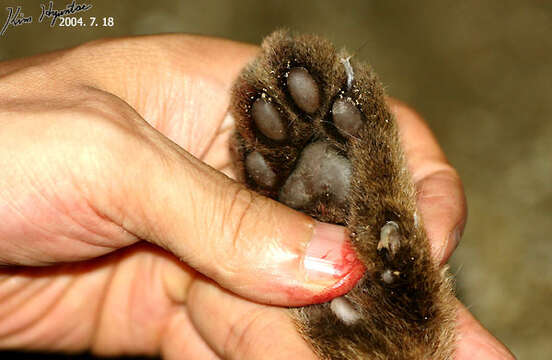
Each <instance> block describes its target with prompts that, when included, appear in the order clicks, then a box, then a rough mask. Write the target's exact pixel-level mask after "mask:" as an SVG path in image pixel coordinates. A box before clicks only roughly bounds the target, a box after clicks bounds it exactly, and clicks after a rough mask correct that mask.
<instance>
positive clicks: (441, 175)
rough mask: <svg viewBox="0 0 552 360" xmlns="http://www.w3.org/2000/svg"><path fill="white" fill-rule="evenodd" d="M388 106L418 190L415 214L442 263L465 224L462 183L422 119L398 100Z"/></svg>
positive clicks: (457, 239)
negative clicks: (419, 218)
mask: <svg viewBox="0 0 552 360" xmlns="http://www.w3.org/2000/svg"><path fill="white" fill-rule="evenodd" d="M389 103H390V105H391V110H392V112H393V113H394V114H395V117H396V119H397V123H398V126H399V132H400V136H401V141H402V146H403V149H404V152H405V155H406V161H407V164H408V168H409V170H410V172H411V174H412V178H413V181H414V183H415V185H416V188H417V193H418V194H417V205H418V212H419V214H420V217H421V218H422V219H423V221H424V225H425V229H426V232H427V235H428V237H429V240H430V243H431V250H432V254H433V256H434V258H435V259H438V260H439V261H440V262H441V263H445V262H446V261H447V259H448V258H449V257H450V255H451V254H452V252H453V250H454V249H455V248H456V246H457V245H458V242H459V241H460V238H461V236H462V233H463V231H464V225H465V223H466V216H467V208H466V199H465V196H464V190H463V186H462V182H461V181H460V178H459V177H458V174H457V173H456V171H455V170H454V168H453V167H452V166H451V165H450V164H449V163H448V162H447V159H446V157H445V155H444V154H443V152H442V150H441V148H440V147H439V144H438V143H437V140H436V139H435V137H434V136H433V134H432V133H431V130H430V129H429V128H428V126H427V125H426V124H425V122H424V121H423V120H422V119H421V117H420V116H419V115H418V114H417V113H415V112H414V111H413V110H412V109H410V108H408V107H407V106H405V105H404V104H402V103H400V102H399V101H397V100H392V99H390V100H389Z"/></svg>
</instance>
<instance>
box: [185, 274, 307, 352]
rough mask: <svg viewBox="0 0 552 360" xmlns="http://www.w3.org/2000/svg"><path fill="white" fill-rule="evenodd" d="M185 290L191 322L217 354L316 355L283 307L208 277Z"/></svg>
mask: <svg viewBox="0 0 552 360" xmlns="http://www.w3.org/2000/svg"><path fill="white" fill-rule="evenodd" d="M188 294H189V295H188V296H189V297H188V307H189V312H190V318H191V320H192V322H193V324H194V325H195V327H196V329H197V331H198V332H199V333H200V334H201V335H202V337H203V338H204V339H205V341H206V342H207V343H208V344H209V345H210V346H211V348H212V349H214V350H215V352H216V353H217V354H218V355H219V356H220V357H222V358H225V359H240V360H242V359H243V360H257V359H263V360H264V359H268V360H277V359H282V360H284V359H301V360H309V359H313V360H314V359H316V357H315V356H314V354H313V353H312V351H311V350H310V348H309V347H308V345H307V344H306V343H305V342H304V341H303V339H302V338H301V336H300V335H299V334H298V332H297V330H296V329H295V326H294V324H293V323H292V321H291V318H290V317H289V315H288V314H287V313H286V310H284V309H280V308H274V307H269V306H265V305H259V304H255V303H252V302H249V301H246V300H244V299H241V298H239V297H237V296H235V295H233V294H231V293H228V292H226V291H224V290H223V289H221V288H220V287H218V286H216V285H215V284H213V283H212V282H209V281H208V280H198V281H197V282H194V284H193V285H192V287H191V288H190V292H189V293H188ZM229 310H230V311H229ZM275 339H277V341H275Z"/></svg>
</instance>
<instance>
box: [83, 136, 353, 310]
mask: <svg viewBox="0 0 552 360" xmlns="http://www.w3.org/2000/svg"><path fill="white" fill-rule="evenodd" d="M150 135H151V136H150V137H149V138H150V139H153V141H154V142H157V141H158V144H157V145H156V146H154V147H153V148H152V149H150V150H147V146H143V144H142V145H141V146H140V147H139V148H136V149H133V150H131V151H130V153H132V154H133V157H134V161H133V162H132V163H131V164H125V166H126V171H125V175H124V178H121V179H118V180H117V181H116V183H121V184H125V185H124V186H125V188H124V189H123V190H122V191H120V193H122V194H133V196H131V197H128V196H124V197H120V198H116V199H115V202H116V205H115V206H112V204H107V209H106V208H105V207H106V204H105V203H104V204H103V205H104V209H105V211H107V212H108V213H109V214H108V216H109V217H110V218H114V219H115V221H116V222H117V223H121V224H123V226H124V227H125V229H127V230H128V231H130V232H132V233H133V234H135V235H137V236H138V237H140V238H143V239H147V240H149V241H150V242H153V243H156V244H158V245H161V246H162V247H164V248H166V249H168V250H170V251H171V252H172V253H174V254H176V255H177V256H179V257H180V258H181V259H182V260H183V261H185V262H186V263H187V264H189V265H190V266H192V267H194V268H195V269H196V270H198V271H199V272H201V273H202V274H204V275H206V276H207V277H209V278H211V279H214V280H215V281H216V282H217V283H219V284H220V285H221V286H223V287H225V288H226V289H229V290H231V291H232V292H234V293H237V294H240V295H242V296H244V297H247V298H249V299H252V300H255V301H260V302H264V303H269V304H277V305H293V306H294V305H304V304H307V303H313V302H324V301H327V300H329V299H330V298H332V297H335V296H339V295H342V294H344V293H346V292H347V291H349V290H350V289H351V288H352V287H353V286H354V284H355V283H356V282H357V281H358V280H359V279H360V277H361V276H362V273H363V272H364V267H363V265H362V263H361V262H360V261H359V260H358V259H357V258H356V255H355V253H354V251H353V249H352V247H351V246H350V244H349V241H348V234H347V232H346V230H345V228H344V227H341V226H337V225H330V224H324V223H320V222H316V221H314V220H313V219H312V218H310V217H308V216H306V215H304V214H302V213H300V212H297V211H295V210H292V209H290V208H288V207H286V206H284V205H282V204H280V203H278V202H276V201H274V200H271V199H269V198H266V197H263V196H260V195H258V194H256V193H254V192H252V191H250V190H248V189H246V188H245V187H244V186H243V185H242V184H238V183H236V182H234V181H232V180H231V179H229V178H228V177H226V176H224V175H223V174H221V173H220V172H218V171H215V170H214V169H212V168H210V167H208V166H206V165H205V164H204V163H202V162H201V161H199V160H198V159H196V158H195V157H193V156H191V155H190V154H189V153H187V152H186V151H184V150H183V149H181V148H179V147H177V146H176V145H175V144H173V143H168V142H167V141H166V140H165V139H164V138H163V137H159V138H158V140H155V135H154V134H150ZM147 151H151V154H149V155H147V154H144V152H147ZM121 162H122V163H123V159H121ZM144 168H148V169H149V174H150V175H149V176H147V177H141V178H140V177H139V176H137V175H132V174H141V173H142V169H144ZM129 172H130V174H129ZM126 178H131V179H134V180H136V179H137V178H139V181H128V180H125V179H126ZM91 196H92V197H94V196H93V194H91Z"/></svg>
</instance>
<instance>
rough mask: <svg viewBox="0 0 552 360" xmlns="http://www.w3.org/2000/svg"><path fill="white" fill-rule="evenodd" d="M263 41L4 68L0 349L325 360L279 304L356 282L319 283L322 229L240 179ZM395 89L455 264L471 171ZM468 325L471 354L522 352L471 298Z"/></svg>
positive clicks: (111, 51) (148, 42) (141, 44)
mask: <svg viewBox="0 0 552 360" xmlns="http://www.w3.org/2000/svg"><path fill="white" fill-rule="evenodd" d="M257 51H258V48H257V47H255V46H250V45H245V44H240V43H235V42H231V41H226V40H221V39H212V38H205V37H194V36H187V35H163V36H148V37H138V38H122V39H111V40H102V41H97V42H93V43H88V44H84V45H82V46H79V47H76V48H74V49H69V50H64V51H59V52H54V53H49V54H44V55H39V56H36V57H32V58H26V59H18V60H13V61H9V62H4V63H0V76H1V77H0V129H2V130H1V131H0V143H2V146H1V147H0V218H1V219H3V221H2V222H1V223H0V265H1V266H2V267H1V268H0V349H23V350H42V351H45V350H47V351H63V352H79V351H87V350H88V351H91V352H93V353H95V354H98V355H121V354H147V355H156V354H159V355H162V356H163V357H164V358H167V359H227V358H228V359H289V358H295V359H312V358H314V354H313V353H312V352H311V350H310V348H309V347H308V345H307V344H306V343H305V342H304V341H303V340H302V339H301V338H300V336H299V335H298V334H297V332H296V330H295V328H294V326H293V324H292V322H291V320H290V318H289V317H288V316H287V314H286V310H285V309H284V308H282V307H278V306H275V305H282V306H285V305H290V306H291V305H304V304H308V303H310V302H313V301H314V300H313V299H315V298H316V299H320V294H331V296H336V295H339V294H342V293H344V292H346V291H347V290H349V289H350V287H351V286H352V284H345V285H335V284H341V282H339V279H333V278H326V279H318V280H320V281H317V282H316V283H313V282H309V281H308V280H307V278H308V277H307V276H305V272H306V271H305V269H302V268H301V264H302V262H301V261H300V260H301V259H302V257H303V256H304V255H305V251H308V246H309V243H310V242H311V241H313V242H314V241H315V240H313V239H315V238H316V237H317V236H318V235H316V234H319V233H321V231H320V232H317V231H318V230H317V229H319V227H318V226H317V225H316V223H315V222H314V221H313V220H312V219H311V218H309V217H307V216H305V215H303V214H300V213H297V212H295V211H294V210H291V209H289V208H287V207H285V206H283V205H281V204H278V203H276V202H274V201H272V200H269V199H266V198H264V197H261V196H258V195H255V194H253V193H251V192H249V191H248V190H246V189H245V188H244V187H243V186H242V185H240V184H238V183H236V182H234V181H233V180H231V179H230V178H234V177H235V173H234V172H233V168H232V166H231V158H230V153H229V146H228V140H229V137H230V135H231V133H232V129H233V123H232V119H231V117H229V116H228V114H227V110H228V105H229V97H230V96H229V89H230V87H231V84H232V81H233V80H234V79H235V78H236V77H237V75H238V73H239V71H240V70H241V69H242V68H243V66H244V65H245V64H246V63H247V62H248V61H250V60H251V59H252V58H253V57H254V56H255V55H256V54H257ZM389 101H390V105H391V108H392V110H393V112H394V113H395V115H396V117H397V122H398V124H399V128H400V133H401V140H402V142H403V147H404V150H405V152H406V156H407V161H408V166H409V168H410V171H411V173H412V176H413V180H414V181H415V183H416V186H417V188H418V189H419V196H418V207H419V212H420V214H421V215H422V217H423V218H424V223H425V226H426V230H427V233H428V236H429V238H430V241H431V246H432V251H433V254H434V256H435V259H436V261H439V262H441V263H444V262H446V260H447V259H448V257H449V256H450V255H451V253H452V251H453V250H454V248H455V247H456V245H457V243H458V241H459V238H460V235H461V232H462V230H463V226H464V224H465V218H466V205H465V199H464V194H463V190H462V185H461V182H460V180H459V178H458V176H457V174H456V172H455V170H454V169H453V168H452V167H451V166H450V165H449V164H448V163H447V161H446V158H445V156H444V154H443V153H442V151H441V150H440V148H439V146H438V144H437V142H436V141H435V139H434V137H433V135H432V134H431V131H430V130H429V129H428V127H427V126H426V125H425V123H424V122H423V120H422V119H421V118H420V117H419V115H417V114H416V113H415V112H414V111H412V110H411V109H409V108H408V107H406V106H405V105H403V104H401V103H400V102H398V101H396V100H389ZM224 174H226V175H227V176H229V177H230V178H228V177H227V176H226V175H224ZM325 236H333V237H335V238H336V241H335V243H336V244H337V245H339V244H342V243H343V241H345V239H346V233H345V232H344V231H343V229H342V228H339V227H332V228H331V230H329V231H328V230H327V228H326V230H325ZM337 245H336V246H337ZM273 264H276V265H273ZM351 271H352V270H351ZM342 275H343V276H345V275H348V274H342ZM274 279H276V280H274ZM267 282H270V283H274V284H276V285H279V286H275V287H274V288H273V289H266V288H265V286H264V284H265V283H267ZM291 288H294V289H300V290H301V291H300V293H301V294H302V295H301V296H299V297H294V298H291V297H289V293H290V292H289V289H291ZM328 289H330V290H332V291H328ZM261 290H262V291H261ZM329 296H330V295H329ZM326 300H327V299H326ZM457 328H458V333H459V340H458V348H457V354H456V358H457V359H459V360H462V359H471V358H477V359H510V358H513V356H512V355H511V354H510V353H509V352H508V351H507V349H506V348H505V347H504V346H503V345H502V344H500V342H499V341H498V340H496V339H495V338H494V337H492V335H490V334H489V333H488V332H487V331H486V330H485V329H484V328H483V327H482V326H481V325H480V324H479V323H478V322H477V320H475V319H474V318H473V317H472V315H471V314H470V313H469V312H468V311H467V310H466V309H465V308H464V307H463V306H462V305H461V304H460V303H458V327H457ZM274 339H278V341H274Z"/></svg>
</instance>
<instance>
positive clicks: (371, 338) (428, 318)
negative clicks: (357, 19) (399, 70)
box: [232, 31, 455, 359]
mask: <svg viewBox="0 0 552 360" xmlns="http://www.w3.org/2000/svg"><path fill="white" fill-rule="evenodd" d="M262 49H263V51H262V54H261V55H260V56H259V57H258V58H257V59H256V60H254V61H253V62H252V63H251V64H249V65H248V66H247V68H246V69H245V70H244V71H243V73H242V74H241V76H240V78H239V79H238V80H237V82H236V84H235V86H234V89H233V101H232V112H233V115H234V117H235V119H236V123H237V132H236V136H235V144H234V145H235V149H236V150H237V154H238V157H239V159H240V161H239V163H238V165H239V166H240V168H241V169H242V170H244V166H243V159H244V158H245V156H246V155H247V154H248V153H250V152H251V151H254V150H256V151H258V152H260V153H261V154H262V155H263V156H264V157H265V159H266V160H267V162H268V163H269V165H270V166H271V167H272V169H274V170H275V173H276V174H277V176H278V181H277V185H276V186H275V187H274V188H272V189H267V188H262V187H259V186H258V185H257V184H256V183H255V182H254V181H253V180H252V179H251V178H250V177H249V176H248V174H247V173H246V172H245V171H243V176H244V181H245V182H246V183H247V185H248V186H249V187H251V188H252V189H254V190H256V191H258V192H260V193H262V194H264V195H266V196H269V197H272V198H274V199H277V198H278V190H279V189H280V187H281V185H282V184H283V182H284V181H285V180H286V178H287V177H288V176H289V174H290V173H291V172H292V171H293V169H294V166H295V164H296V161H297V159H298V156H299V155H300V153H301V150H302V149H303V148H304V147H305V145H306V144H308V143H310V142H312V141H313V139H323V140H325V141H328V142H329V143H331V144H332V145H333V146H334V147H335V148H336V149H338V151H340V152H341V153H342V154H344V155H345V156H346V157H347V158H348V159H349V160H350V161H351V164H352V168H353V176H352V180H351V192H350V194H349V199H348V204H349V206H348V207H347V208H343V207H336V206H335V205H334V204H333V203H332V202H331V199H330V200H327V199H324V198H320V199H317V201H316V202H315V203H314V204H313V205H312V206H311V207H310V208H309V209H303V211H305V212H306V213H308V214H309V215H311V216H313V217H315V218H317V219H320V220H322V221H328V222H333V223H338V224H344V225H346V226H347V228H348V229H349V231H350V233H351V238H352V243H353V245H354V248H355V250H356V252H357V253H358V256H359V258H360V259H361V260H362V262H363V263H364V264H365V265H366V268H367V271H366V274H365V275H364V277H363V278H362V280H361V281H359V282H358V284H357V285H356V286H355V288H354V289H353V290H352V291H351V292H349V293H348V294H347V295H346V297H347V299H349V300H350V301H351V302H352V303H353V304H355V306H356V307H357V308H358V310H359V312H360V313H361V315H362V319H361V320H360V321H358V322H356V323H354V324H352V325H346V324H344V323H343V322H341V321H340V320H339V319H337V318H336V316H335V315H334V314H333V313H332V311H331V310H330V307H329V304H328V303H325V304H319V305H312V306H306V307H303V308H298V309H292V310H291V314H292V316H293V317H294V319H295V320H296V324H297V327H298V329H299V331H300V332H301V334H303V336H304V337H305V339H307V341H308V342H309V343H310V344H311V345H312V347H313V348H314V350H315V351H316V353H317V354H318V355H319V356H320V357H321V358H323V359H451V358H452V353H453V349H454V340H455V333H454V320H455V310H454V307H453V305H452V304H453V301H452V299H453V295H452V290H451V288H452V286H451V280H450V278H449V277H448V276H447V275H446V274H445V273H446V271H441V270H442V269H439V267H438V265H437V264H435V263H434V262H433V261H432V259H431V258H430V251H429V242H428V240H427V236H426V234H425V232H424V230H423V225H422V224H421V221H420V224H419V225H418V226H416V225H415V221H414V214H415V211H416V203H415V189H414V186H413V184H412V181H411V180H410V176H409V174H408V172H407V170H406V166H405V161H404V159H403V154H402V151H401V148H400V143H399V138H398V133H397V127H396V124H395V120H394V118H393V115H392V114H391V113H390V111H389V108H388V107H387V105H386V103H385V100H384V92H383V89H382V86H381V84H380V83H379V81H378V80H377V78H376V76H375V75H374V73H373V72H372V71H371V70H370V68H369V66H368V65H366V64H362V63H358V62H356V61H355V59H351V65H352V66H353V68H354V74H355V76H354V82H353V86H352V88H351V89H349V90H347V89H346V79H347V77H346V73H345V69H344V66H343V64H342V63H341V62H340V59H342V58H347V57H348V56H349V55H348V54H347V53H346V52H345V51H341V52H339V53H337V52H336V50H335V49H334V47H333V46H332V45H331V44H330V43H329V42H328V41H326V40H324V39H321V38H319V37H316V36H309V35H301V36H292V35H290V34H289V33H288V32H287V31H277V32H275V33H273V34H272V35H270V36H269V37H267V38H266V39H265V40H264V42H263V45H262ZM294 66H303V67H305V68H306V69H308V70H309V71H310V73H311V75H312V76H313V77H314V79H315V80H316V82H317V83H318V85H319V88H320V91H321V106H320V108H319V110H318V111H317V112H315V113H314V114H312V115H307V114H305V113H303V112H302V111H301V110H300V109H298V108H297V107H296V106H295V104H294V103H293V101H292V100H291V98H290V95H289V93H288V91H287V90H286V85H285V81H284V79H285V76H284V74H285V73H286V72H287V71H289V69H290V68H291V67H294ZM340 92H342V93H345V95H347V96H350V97H352V98H353V99H355V100H356V103H357V106H358V108H359V109H360V110H361V112H362V114H363V118H364V124H363V126H362V127H361V129H360V131H359V133H358V134H357V135H356V136H343V135H341V134H340V133H339V132H338V131H337V130H336V128H335V127H333V125H332V122H331V111H330V110H331V106H332V103H333V99H335V97H336V96H338V94H339V93H340ZM262 93H264V94H267V95H268V96H269V97H270V98H271V100H272V101H273V103H275V104H278V108H279V110H280V113H281V114H282V115H283V117H284V118H286V119H287V121H288V124H287V126H288V131H289V134H290V137H289V140H288V141H284V142H275V141H273V140H270V139H268V138H266V137H264V136H263V135H262V134H260V133H259V131H258V130H256V128H255V126H254V122H253V121H252V119H251V115H250V109H251V104H252V103H253V101H254V100H255V99H257V98H258V97H259V96H261V94H262ZM388 221H394V222H395V223H397V224H398V225H399V228H400V235H401V243H400V248H399V250H398V251H397V253H396V254H395V255H394V256H390V255H389V254H388V253H386V252H385V251H384V252H381V251H379V252H378V250H377V244H378V241H379V236H380V230H381V228H382V226H383V225H385V223H386V222H388ZM386 269H391V270H393V271H399V272H400V276H399V278H398V279H397V280H396V281H395V282H393V283H392V284H386V283H385V282H383V281H382V280H381V274H382V273H383V271H384V270H386Z"/></svg>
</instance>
